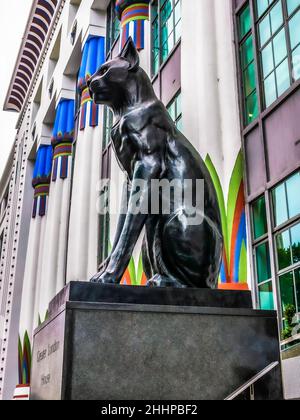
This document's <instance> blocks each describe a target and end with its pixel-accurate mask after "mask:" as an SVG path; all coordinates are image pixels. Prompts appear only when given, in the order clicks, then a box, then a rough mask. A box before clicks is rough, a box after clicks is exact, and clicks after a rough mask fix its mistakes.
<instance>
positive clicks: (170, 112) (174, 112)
mask: <svg viewBox="0 0 300 420" xmlns="http://www.w3.org/2000/svg"><path fill="white" fill-rule="evenodd" d="M175 109H176V108H175V102H172V103H171V105H170V106H169V107H168V111H169V114H170V117H171V118H172V120H173V121H175V120H176V111H175Z"/></svg>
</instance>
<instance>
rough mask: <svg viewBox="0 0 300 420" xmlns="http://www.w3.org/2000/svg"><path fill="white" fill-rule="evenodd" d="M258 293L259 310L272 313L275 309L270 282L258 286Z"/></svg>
mask: <svg viewBox="0 0 300 420" xmlns="http://www.w3.org/2000/svg"><path fill="white" fill-rule="evenodd" d="M258 293H259V302H260V309H261V310H263V311H273V310H274V309H275V307H274V296H273V287H272V282H271V281H270V282H268V283H265V284H263V285H262V286H259V288H258Z"/></svg>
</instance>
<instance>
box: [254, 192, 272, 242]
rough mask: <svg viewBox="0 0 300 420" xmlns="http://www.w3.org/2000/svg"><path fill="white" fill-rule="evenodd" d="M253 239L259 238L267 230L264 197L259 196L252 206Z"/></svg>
mask: <svg viewBox="0 0 300 420" xmlns="http://www.w3.org/2000/svg"><path fill="white" fill-rule="evenodd" d="M252 214H253V229H254V239H258V238H261V237H262V236H263V235H265V234H266V233H267V232H268V225H267V214H266V201H265V197H261V198H259V199H258V200H257V201H256V202H255V203H254V204H253V207H252Z"/></svg>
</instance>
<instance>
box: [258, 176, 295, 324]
mask: <svg viewBox="0 0 300 420" xmlns="http://www.w3.org/2000/svg"><path fill="white" fill-rule="evenodd" d="M299 191H300V173H299V172H297V173H295V174H294V175H292V176H290V177H289V178H287V179H286V180H285V181H284V182H281V183H280V184H279V185H278V186H276V187H275V188H273V190H271V191H270V198H271V200H269V203H270V205H269V206H268V207H269V208H268V207H267V206H266V197H267V196H266V195H265V196H261V197H259V198H258V199H257V200H256V201H254V202H253V203H252V205H251V219H252V238H253V250H254V251H253V254H254V266H255V278H256V284H257V296H258V301H259V304H260V307H261V309H273V308H274V299H273V287H274V286H275V284H276V289H277V294H278V296H279V298H280V305H281V317H282V320H283V321H284V313H285V310H286V308H287V305H294V306H295V308H296V311H297V312H298V313H300V194H299ZM267 214H270V217H271V218H272V226H268V225H269V224H268V220H267ZM271 229H272V230H271ZM269 230H271V234H272V237H273V239H274V241H273V242H274V251H275V255H274V258H273V260H274V262H275V266H274V272H276V283H275V279H274V280H273V281H272V267H271V254H270V253H271V248H270V247H269V235H268V232H269Z"/></svg>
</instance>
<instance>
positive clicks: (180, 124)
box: [176, 117, 183, 131]
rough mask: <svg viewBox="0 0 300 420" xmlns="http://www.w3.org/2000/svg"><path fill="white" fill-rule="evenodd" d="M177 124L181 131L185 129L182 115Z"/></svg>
mask: <svg viewBox="0 0 300 420" xmlns="http://www.w3.org/2000/svg"><path fill="white" fill-rule="evenodd" d="M176 126H177V128H178V130H179V131H183V120H182V117H180V118H179V119H178V120H177V121H176Z"/></svg>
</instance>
